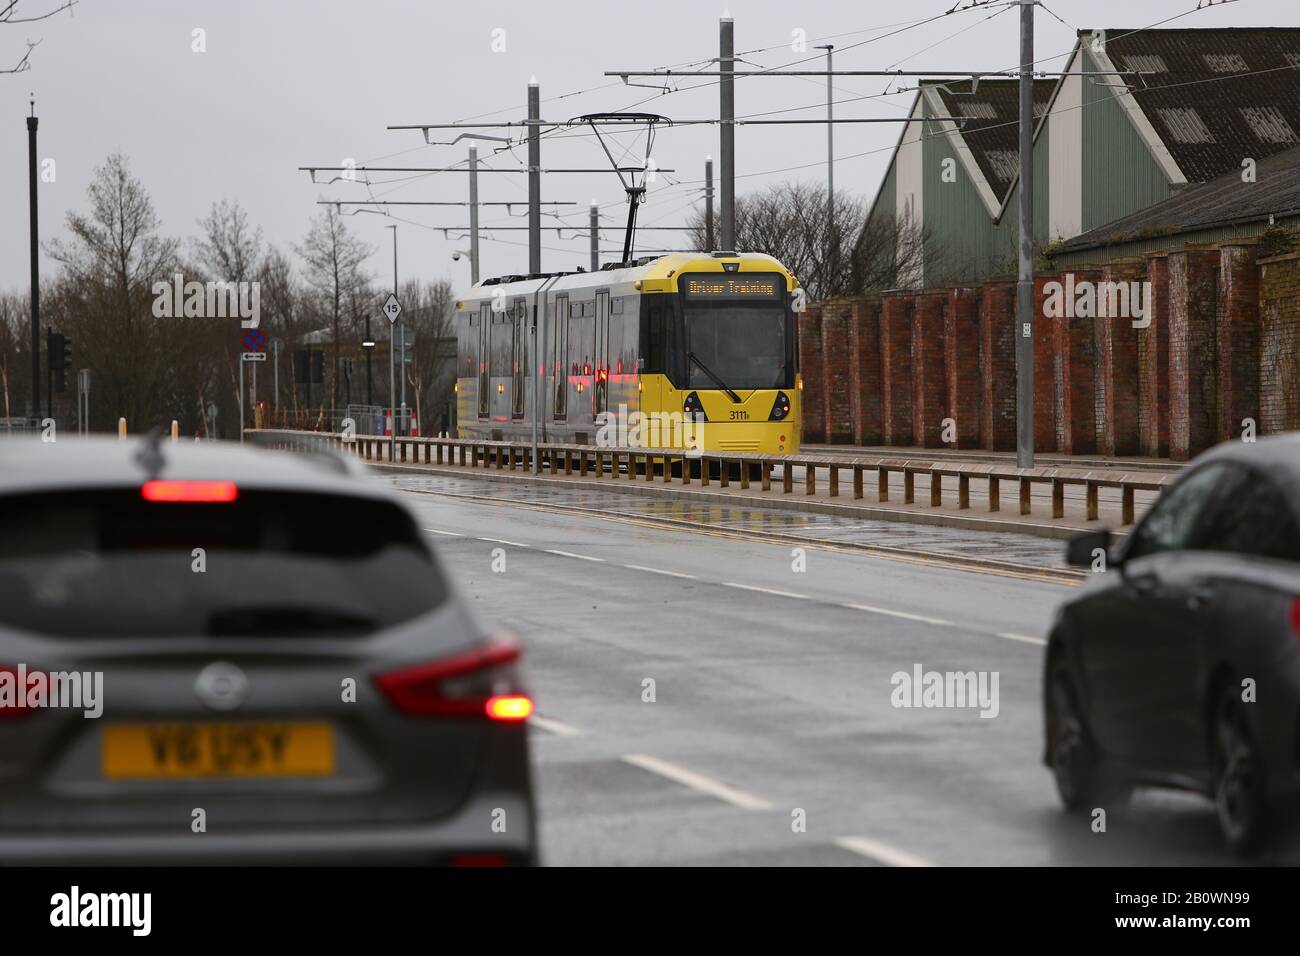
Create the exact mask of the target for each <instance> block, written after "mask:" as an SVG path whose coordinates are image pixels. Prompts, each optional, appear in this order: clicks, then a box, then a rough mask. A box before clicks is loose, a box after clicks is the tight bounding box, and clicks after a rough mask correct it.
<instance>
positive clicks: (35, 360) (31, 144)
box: [27, 100, 41, 418]
mask: <svg viewBox="0 0 1300 956" xmlns="http://www.w3.org/2000/svg"><path fill="white" fill-rule="evenodd" d="M38 122H39V121H38V120H37V118H36V102H35V101H34V100H33V101H32V109H31V115H30V116H28V117H27V193H28V202H29V203H30V206H29V211H28V215H29V217H30V219H31V228H32V417H33V418H39V417H40V414H41V265H40V239H39V235H38V230H37V218H36V124H37V123H38Z"/></svg>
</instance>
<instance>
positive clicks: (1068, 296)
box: [1044, 269, 1101, 455]
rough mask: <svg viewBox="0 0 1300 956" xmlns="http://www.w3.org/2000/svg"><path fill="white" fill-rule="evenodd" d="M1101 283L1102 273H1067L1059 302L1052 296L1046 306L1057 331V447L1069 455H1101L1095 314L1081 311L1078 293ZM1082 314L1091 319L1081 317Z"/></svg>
mask: <svg viewBox="0 0 1300 956" xmlns="http://www.w3.org/2000/svg"><path fill="white" fill-rule="evenodd" d="M1100 279H1101V271H1100V270H1097V269H1078V270H1075V271H1073V272H1064V273H1062V274H1061V275H1059V276H1058V277H1057V279H1056V281H1057V282H1059V283H1060V286H1059V299H1058V298H1056V297H1051V296H1049V298H1048V300H1047V301H1046V302H1045V304H1044V306H1045V309H1046V312H1047V313H1048V314H1047V315H1046V316H1045V318H1046V319H1047V320H1048V321H1049V322H1051V323H1052V326H1053V330H1054V332H1055V341H1054V346H1055V354H1054V355H1053V365H1052V369H1053V373H1054V375H1053V386H1054V388H1053V397H1054V398H1055V401H1056V436H1057V446H1056V447H1057V449H1058V450H1059V451H1060V452H1061V453H1062V454H1066V455H1091V454H1096V451H1097V414H1096V409H1095V408H1094V400H1093V394H1094V389H1095V379H1096V347H1095V343H1094V342H1093V318H1092V313H1091V309H1087V308H1085V309H1082V310H1080V309H1078V308H1076V306H1077V305H1079V304H1081V303H1080V297H1079V290H1080V289H1081V288H1085V287H1086V288H1091V289H1096V283H1097V282H1098V281H1100ZM1085 283H1086V284H1087V286H1085V285H1084V284H1085ZM1080 311H1083V312H1085V313H1086V314H1084V315H1080V314H1079V312H1080Z"/></svg>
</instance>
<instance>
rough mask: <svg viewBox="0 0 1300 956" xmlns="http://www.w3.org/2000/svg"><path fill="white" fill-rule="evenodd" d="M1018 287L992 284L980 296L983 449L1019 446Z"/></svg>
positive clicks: (981, 430)
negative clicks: (1017, 443) (1017, 424)
mask: <svg viewBox="0 0 1300 956" xmlns="http://www.w3.org/2000/svg"><path fill="white" fill-rule="evenodd" d="M1015 313H1016V287H1015V284H1014V283H1011V282H992V283H989V284H988V285H985V286H984V291H983V294H982V295H981V296H980V309H979V323H980V381H981V385H982V390H981V391H982V400H981V402H980V447H981V448H987V449H990V450H993V451H1007V450H1013V449H1015V447H1016V339H1015V333H1016V314H1015Z"/></svg>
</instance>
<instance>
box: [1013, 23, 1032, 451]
mask: <svg viewBox="0 0 1300 956" xmlns="http://www.w3.org/2000/svg"><path fill="white" fill-rule="evenodd" d="M1034 2H1035V0H1020V270H1019V282H1018V283H1017V284H1016V319H1017V322H1016V467H1018V468H1033V467H1034V73H1033V70H1034Z"/></svg>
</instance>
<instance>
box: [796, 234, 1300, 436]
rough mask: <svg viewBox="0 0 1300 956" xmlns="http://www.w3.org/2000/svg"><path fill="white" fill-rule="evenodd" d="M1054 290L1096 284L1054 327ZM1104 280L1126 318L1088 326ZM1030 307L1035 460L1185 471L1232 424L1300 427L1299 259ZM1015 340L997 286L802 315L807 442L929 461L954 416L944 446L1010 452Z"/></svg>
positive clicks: (1118, 273)
mask: <svg viewBox="0 0 1300 956" xmlns="http://www.w3.org/2000/svg"><path fill="white" fill-rule="evenodd" d="M1067 278H1070V280H1071V282H1072V284H1073V285H1072V286H1068V285H1067ZM1050 282H1060V283H1061V290H1060V293H1061V295H1062V296H1063V298H1068V297H1069V294H1068V292H1067V291H1066V290H1068V289H1071V288H1073V290H1074V294H1075V296H1076V297H1077V296H1078V295H1079V291H1078V290H1079V284H1080V283H1084V282H1091V283H1093V284H1094V285H1093V290H1094V291H1095V293H1096V295H1094V297H1093V300H1092V303H1091V313H1089V312H1088V311H1087V310H1086V309H1083V308H1082V307H1081V306H1080V304H1079V301H1078V299H1077V298H1076V299H1075V300H1074V301H1073V302H1072V307H1071V308H1069V309H1063V310H1062V311H1061V313H1060V314H1056V313H1055V311H1054V312H1053V314H1052V315H1048V314H1047V311H1046V309H1045V308H1044V306H1045V300H1046V298H1047V294H1048V283H1050ZM1143 282H1148V283H1149V286H1142V285H1140V284H1141V283H1143ZM1106 283H1122V284H1125V285H1124V286H1123V288H1124V289H1125V290H1126V291H1127V292H1128V294H1129V301H1128V302H1127V303H1126V308H1124V309H1123V311H1122V314H1109V313H1110V312H1112V309H1111V308H1110V307H1111V306H1112V305H1117V304H1119V302H1118V300H1116V301H1114V302H1112V301H1111V300H1110V299H1109V298H1107V300H1106V303H1105V304H1106V306H1107V309H1106V311H1107V313H1108V314H1107V315H1104V316H1098V315H1096V312H1097V311H1098V306H1099V305H1100V303H1099V302H1098V296H1104V295H1105V294H1106V291H1107V289H1108V287H1107V285H1106ZM1130 283H1138V284H1139V285H1138V286H1137V287H1135V286H1133V285H1130ZM1135 289H1136V293H1137V295H1138V296H1140V299H1141V303H1142V305H1143V306H1144V307H1145V313H1146V314H1145V315H1139V314H1138V311H1139V310H1138V309H1137V303H1136V302H1135V301H1134V298H1133V296H1134V291H1135ZM1034 292H1035V295H1034V298H1035V302H1034V308H1035V310H1036V311H1035V316H1036V318H1035V339H1034V344H1035V347H1034V383H1035V387H1034V416H1035V428H1034V435H1035V438H1034V440H1035V450H1036V451H1037V452H1040V453H1045V452H1053V451H1057V450H1060V451H1062V452H1064V453H1066V454H1074V455H1089V454H1103V455H1108V456H1109V455H1120V456H1122V455H1136V454H1143V455H1150V456H1153V457H1164V456H1166V455H1167V456H1169V457H1171V458H1174V459H1175V460H1186V459H1189V458H1191V457H1194V456H1195V455H1197V454H1199V453H1200V452H1201V451H1204V450H1205V449H1206V448H1208V447H1210V446H1211V445H1213V444H1215V443H1216V442H1218V441H1221V440H1224V439H1227V438H1233V437H1236V436H1237V435H1239V434H1240V431H1241V421H1242V419H1244V418H1253V419H1256V421H1257V424H1258V430H1259V433H1260V434H1271V433H1276V432H1280V431H1291V430H1300V253H1297V254H1293V255H1287V256H1277V257H1274V258H1271V259H1267V260H1256V258H1255V249H1254V247H1252V246H1251V245H1249V244H1244V243H1240V242H1238V243H1224V244H1223V245H1221V246H1220V247H1218V248H1214V249H1209V248H1186V249H1183V250H1180V251H1178V252H1173V253H1169V254H1167V255H1166V254H1159V255H1153V256H1150V257H1148V258H1146V259H1124V260H1116V261H1114V262H1112V263H1109V264H1108V265H1106V266H1104V267H1102V268H1099V269H1091V268H1089V269H1078V270H1075V271H1074V272H1073V273H1071V274H1068V275H1067V274H1066V273H1062V274H1061V275H1060V276H1044V277H1042V278H1040V279H1038V280H1037V281H1036V282H1035V290H1034ZM1081 311H1082V312H1083V314H1081ZM1071 313H1073V315H1071ZM1135 321H1136V322H1137V323H1138V326H1137V327H1135V326H1134V322H1135ZM1018 330H1019V323H1018V320H1017V317H1016V285H1015V283H1014V282H1010V281H1005V280H1003V281H994V282H989V283H987V284H985V285H983V286H980V287H978V288H960V289H949V290H939V291H931V292H924V293H911V292H891V293H886V294H884V295H882V296H876V297H867V298H857V299H845V300H838V301H834V302H830V303H822V304H821V305H820V306H811V307H809V309H808V310H807V311H806V312H804V313H803V314H802V315H801V316H800V317H799V323H798V334H799V346H800V353H801V361H802V372H803V377H804V394H803V406H804V438H805V440H806V441H808V442H817V441H825V440H827V439H828V438H829V440H831V441H834V442H840V443H849V442H852V443H855V444H866V445H877V444H882V445H898V446H914V445H923V446H925V447H938V446H940V445H943V444H945V443H944V442H943V431H944V429H943V421H944V419H946V418H952V419H954V420H955V424H956V442H955V444H956V447H959V448H975V447H979V448H985V449H990V450H997V451H1010V450H1014V449H1015V446H1016V359H1015V348H1016V343H1017V342H1018V341H1019V337H1018V336H1017V334H1016V333H1017V331H1018Z"/></svg>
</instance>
